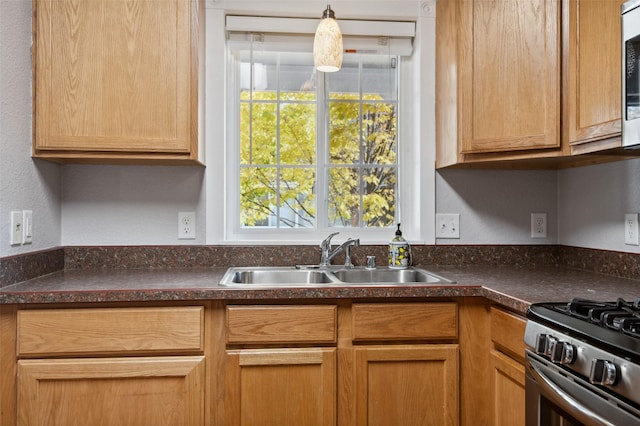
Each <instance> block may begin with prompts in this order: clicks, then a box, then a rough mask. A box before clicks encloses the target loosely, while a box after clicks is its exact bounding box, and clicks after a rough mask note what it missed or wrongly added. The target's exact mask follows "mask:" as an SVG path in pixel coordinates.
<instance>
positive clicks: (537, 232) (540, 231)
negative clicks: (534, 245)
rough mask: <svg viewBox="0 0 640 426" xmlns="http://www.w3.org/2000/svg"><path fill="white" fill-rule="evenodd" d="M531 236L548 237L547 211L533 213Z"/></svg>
mask: <svg viewBox="0 0 640 426" xmlns="http://www.w3.org/2000/svg"><path fill="white" fill-rule="evenodd" d="M531 238H547V214H546V213H531Z"/></svg>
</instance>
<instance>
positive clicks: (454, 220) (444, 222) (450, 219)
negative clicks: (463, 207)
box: [436, 213, 460, 239]
mask: <svg viewBox="0 0 640 426" xmlns="http://www.w3.org/2000/svg"><path fill="white" fill-rule="evenodd" d="M436 238H453V239H457V238H460V214H458V213H436Z"/></svg>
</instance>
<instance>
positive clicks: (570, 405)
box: [527, 359, 616, 426]
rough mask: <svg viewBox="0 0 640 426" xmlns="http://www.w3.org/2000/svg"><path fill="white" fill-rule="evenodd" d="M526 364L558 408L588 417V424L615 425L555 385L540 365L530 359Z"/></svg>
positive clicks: (577, 415)
mask: <svg viewBox="0 0 640 426" xmlns="http://www.w3.org/2000/svg"><path fill="white" fill-rule="evenodd" d="M527 364H528V367H529V368H528V370H529V373H531V375H532V376H533V378H534V380H535V381H536V383H537V385H538V386H540V387H541V388H542V389H543V391H544V394H545V396H546V397H547V398H549V399H553V400H554V401H553V402H554V403H556V405H558V407H559V408H561V409H563V410H564V411H566V412H568V413H569V414H571V415H573V416H574V417H576V418H578V419H580V417H583V418H585V419H588V421H589V422H590V424H591V423H593V422H597V424H599V425H606V426H616V425H615V423H612V422H610V421H609V420H607V419H605V418H603V417H602V416H600V415H599V414H598V413H596V412H594V411H592V410H591V409H589V408H588V407H586V406H585V405H584V404H582V403H580V402H579V401H577V400H576V399H575V398H573V397H572V396H571V395H569V394H568V393H567V392H565V391H564V390H563V389H562V388H561V387H560V386H558V385H556V384H555V383H554V382H553V380H552V379H550V378H549V377H548V376H547V375H546V374H545V373H544V371H542V369H541V368H540V367H538V366H536V365H534V362H533V361H532V360H531V359H529V360H528V363H527ZM583 421H584V420H583Z"/></svg>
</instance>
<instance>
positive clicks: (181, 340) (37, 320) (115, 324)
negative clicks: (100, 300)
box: [18, 306, 204, 356]
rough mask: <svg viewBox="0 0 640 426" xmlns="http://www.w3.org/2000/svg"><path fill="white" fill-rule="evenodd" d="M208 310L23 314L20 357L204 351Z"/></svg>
mask: <svg viewBox="0 0 640 426" xmlns="http://www.w3.org/2000/svg"><path fill="white" fill-rule="evenodd" d="M203 321H204V308H203V307H202V306H180V307H167V308H163V307H158V308H104V309H46V310H25V311H19V312H18V356H32V355H39V356H43V355H62V354H65V355H82V354H100V353H103V354H108V355H112V354H118V353H127V354H131V353H145V354H146V353H163V352H165V353H168V352H171V353H201V352H202V351H203V329H204V325H203Z"/></svg>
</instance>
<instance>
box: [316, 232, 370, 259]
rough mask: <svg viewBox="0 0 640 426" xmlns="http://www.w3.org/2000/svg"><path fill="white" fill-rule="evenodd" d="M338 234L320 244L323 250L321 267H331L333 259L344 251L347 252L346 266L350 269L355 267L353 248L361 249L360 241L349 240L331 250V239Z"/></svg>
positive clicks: (330, 236)
mask: <svg viewBox="0 0 640 426" xmlns="http://www.w3.org/2000/svg"><path fill="white" fill-rule="evenodd" d="M336 234H337V232H336V233H334V234H331V235H329V236H328V237H327V238H325V239H324V240H323V241H322V243H321V244H320V248H321V249H322V253H321V257H320V267H327V266H330V265H331V259H333V258H334V257H335V256H336V255H337V254H338V253H340V252H341V251H342V250H344V251H345V262H344V265H345V266H346V267H348V268H351V267H353V263H351V247H352V246H353V247H360V239H357V238H356V239H352V238H349V239H348V240H347V241H345V242H344V243H342V244H340V245H339V246H338V247H336V248H335V249H332V248H331V238H332V237H333V236H334V235H336Z"/></svg>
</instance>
